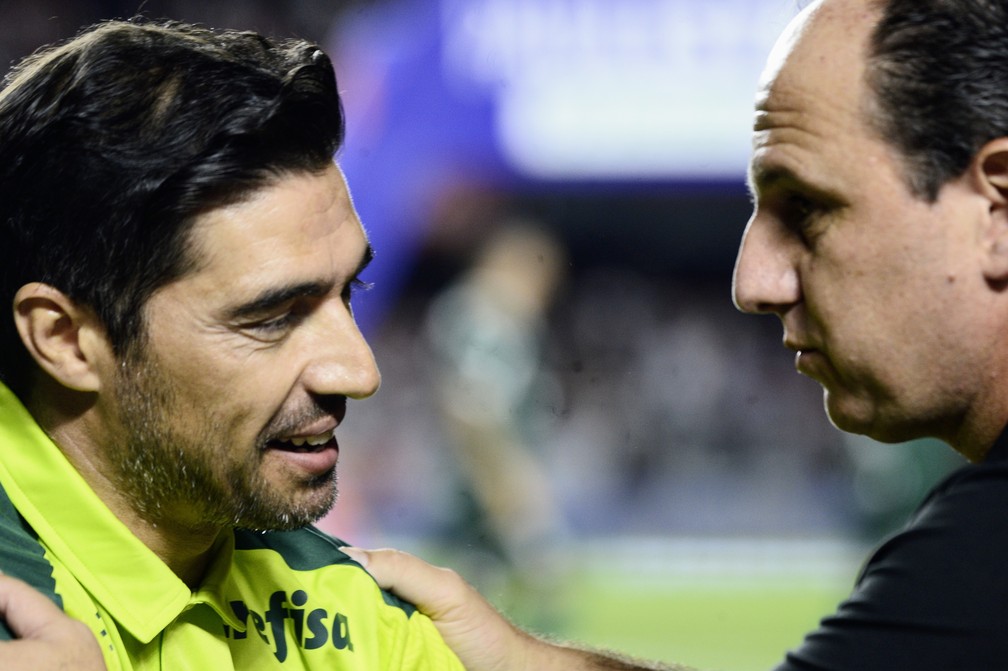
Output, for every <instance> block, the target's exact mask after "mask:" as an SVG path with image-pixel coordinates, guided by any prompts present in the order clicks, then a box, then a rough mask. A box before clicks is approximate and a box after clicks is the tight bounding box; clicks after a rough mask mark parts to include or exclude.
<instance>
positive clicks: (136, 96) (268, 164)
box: [0, 20, 344, 391]
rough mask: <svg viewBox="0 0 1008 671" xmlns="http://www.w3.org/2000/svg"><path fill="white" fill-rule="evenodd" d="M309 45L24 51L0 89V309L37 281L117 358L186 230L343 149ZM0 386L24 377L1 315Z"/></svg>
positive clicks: (124, 31) (122, 28)
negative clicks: (90, 313)
mask: <svg viewBox="0 0 1008 671" xmlns="http://www.w3.org/2000/svg"><path fill="white" fill-rule="evenodd" d="M343 123H344V121H343V112H342V108H341V104H340V99H339V94H338V91H337V87H336V78H335V74H334V72H333V67H332V64H331V62H330V61H329V58H328V57H327V56H326V55H325V54H324V53H323V52H322V51H321V50H320V49H319V48H318V47H317V46H316V45H314V44H310V43H307V42H303V41H299V40H271V39H268V38H266V37H263V36H261V35H258V34H255V33H251V32H237V31H217V30H212V29H208V28H203V27H197V26H193V25H188V24H183V23H179V22H170V21H159V22H153V21H146V20H132V21H110V22H105V23H101V24H97V25H95V26H92V27H90V28H87V29H85V30H83V31H82V32H81V33H80V34H78V35H77V36H76V37H74V38H73V39H71V40H69V41H67V42H64V43H62V44H57V45H53V46H49V47H45V48H43V49H42V50H40V51H38V52H36V53H35V54H33V55H32V56H29V57H28V58H26V59H25V60H24V61H22V62H21V63H20V64H18V65H17V66H15V68H14V69H13V70H12V71H11V72H10V73H9V74H8V75H7V77H6V78H5V79H4V87H3V89H2V90H0V298H2V299H3V300H5V301H6V304H7V305H11V304H12V301H13V297H14V294H15V293H16V292H17V290H18V289H19V288H20V287H21V286H23V285H24V284H26V283H28V282H34V281H38V282H43V283H46V284H49V285H52V286H53V287H55V288H57V289H59V290H60V291H62V292H64V293H65V294H66V295H68V296H69V297H70V298H71V299H73V300H74V301H76V302H78V303H80V304H83V305H86V306H88V307H90V308H91V309H93V310H94V311H95V313H96V314H97V316H98V317H99V319H100V320H101V322H102V324H103V326H104V328H105V329H106V331H107V334H108V337H109V340H110V342H111V344H112V347H113V350H114V351H115V353H116V354H117V355H119V356H122V355H123V354H124V353H125V352H126V351H127V350H128V348H129V346H130V345H131V344H133V343H134V342H135V341H136V340H137V338H138V336H140V335H142V333H143V332H144V328H143V307H144V305H145V303H146V301H147V299H148V298H149V297H150V296H151V294H152V293H153V292H154V291H155V290H156V289H157V288H159V287H161V286H164V285H165V284H166V283H168V282H170V281H172V280H173V279H177V278H178V277H180V276H181V275H183V274H184V273H185V272H186V271H187V270H189V269H190V268H191V267H192V265H193V262H194V258H193V257H194V254H193V253H192V250H190V249H189V248H188V247H189V246H188V239H189V231H190V229H191V223H192V221H193V219H194V218H195V217H196V216H197V215H199V214H201V213H203V212H206V211H207V210H209V209H212V208H214V207H218V206H222V205H226V204H230V203H233V202H238V201H240V200H241V199H243V198H245V197H247V196H248V195H249V194H250V193H251V192H252V191H254V190H256V189H259V188H261V187H263V186H266V185H268V184H270V183H271V182H273V181H275V180H276V179H277V178H278V177H280V176H282V175H285V174H290V173H301V172H318V171H320V170H323V169H325V168H326V167H327V166H328V165H329V164H331V162H332V161H333V156H334V154H335V152H336V151H337V150H338V149H339V147H340V145H341V144H342V141H343ZM0 338H2V340H0V352H2V354H0V379H2V380H3V381H4V382H6V383H7V384H8V385H9V386H10V387H12V388H13V389H15V391H17V390H18V389H19V388H20V389H22V390H23V386H24V385H25V384H27V382H28V373H29V371H30V370H31V369H32V368H33V365H32V363H31V359H30V357H29V355H28V353H27V351H26V350H25V349H24V347H23V345H22V344H21V342H20V338H19V337H18V334H17V332H16V329H15V327H14V324H13V319H12V318H11V316H10V315H8V316H7V317H5V318H3V320H2V321H0Z"/></svg>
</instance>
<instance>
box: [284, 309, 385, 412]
mask: <svg viewBox="0 0 1008 671" xmlns="http://www.w3.org/2000/svg"><path fill="white" fill-rule="evenodd" d="M330 312H331V314H330V318H328V319H326V320H325V324H324V326H323V327H321V328H319V329H316V335H315V342H314V343H312V344H311V346H312V348H313V355H314V356H313V358H312V361H311V362H310V363H309V364H308V366H307V367H306V368H305V370H304V373H303V383H304V384H305V387H306V388H307V389H308V391H309V392H311V393H314V394H319V395H334V394H338V395H341V396H347V397H349V398H367V397H368V396H371V395H372V394H374V393H375V392H376V391H378V387H379V386H380V385H381V373H380V372H379V371H378V365H377V363H376V362H375V358H374V353H372V351H371V346H370V345H369V344H368V342H367V340H365V338H364V335H363V334H362V333H361V331H360V329H359V328H358V327H357V322H356V321H354V318H353V314H352V313H351V312H350V309H349V308H348V307H346V306H345V305H342V304H338V305H335V306H332V309H331V311H330Z"/></svg>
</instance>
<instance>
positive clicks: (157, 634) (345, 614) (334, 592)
mask: <svg viewBox="0 0 1008 671" xmlns="http://www.w3.org/2000/svg"><path fill="white" fill-rule="evenodd" d="M0 488H2V491H0V569H2V570H3V572H4V573H7V574H9V575H13V576H16V577H19V578H21V579H23V580H26V581H27V582H29V583H30V584H32V585H34V586H35V587H36V588H37V589H39V590H40V591H42V592H44V593H46V594H47V595H49V596H50V598H52V599H53V600H54V601H55V602H56V603H57V604H59V605H60V606H61V607H62V608H63V610H64V611H65V612H66V613H68V614H69V615H71V616H73V617H75V618H77V619H79V620H82V621H83V622H85V623H86V624H88V625H89V626H90V627H91V629H92V630H93V631H94V633H95V636H96V637H97V638H98V640H99V643H100V644H101V646H102V649H103V651H104V653H105V663H106V665H107V666H108V669H109V671H120V670H127V669H135V670H138V671H139V670H143V671H147V670H153V669H165V670H166V671H189V670H192V671H197V670H198V671H226V670H227V669H242V670H243V671H244V670H258V669H285V670H291V671H294V670H301V669H305V670H321V669H325V670H326V671H336V670H344V669H345V670H348V671H349V670H354V671H363V670H364V669H369V670H370V669H375V670H379V669H389V670H392V669H396V670H398V669H404V670H408V669H416V670H421V669H432V670H438V671H453V670H456V669H458V670H461V669H462V665H461V664H460V663H459V661H458V659H457V658H456V657H455V655H454V654H453V653H452V652H451V650H450V649H449V648H448V647H447V646H446V645H445V643H444V642H443V641H442V640H441V637H440V636H439V635H438V633H437V630H436V629H435V628H434V626H433V624H432V623H431V621H430V620H429V619H427V618H426V617H425V616H423V615H422V614H420V613H419V612H417V611H416V610H415V609H414V608H413V607H412V606H410V605H409V604H407V603H405V602H403V601H400V600H398V599H396V598H395V597H393V596H392V595H390V594H388V593H386V592H383V591H382V590H381V589H379V587H378V586H377V585H376V584H375V582H374V580H373V579H372V578H371V577H370V576H369V575H368V574H367V573H366V572H365V571H364V570H363V569H361V568H360V566H359V565H357V564H356V563H354V562H353V561H352V560H350V559H349V558H348V557H347V556H346V555H344V554H343V553H341V552H340V551H339V550H338V549H337V548H338V546H339V545H340V543H339V542H338V541H336V540H334V539H332V538H330V537H328V536H326V535H325V534H323V533H321V532H320V531H318V530H316V529H314V528H310V527H309V528H305V529H300V530H297V531H288V532H267V533H253V532H246V531H241V530H236V531H228V532H226V533H224V534H222V536H221V538H220V539H219V540H218V542H217V546H216V548H215V556H214V559H213V561H212V564H211V566H210V569H209V570H208V571H207V575H206V578H205V579H204V581H203V583H202V584H201V585H200V586H199V587H198V588H197V589H196V590H195V591H191V590H190V589H189V587H187V586H186V585H185V583H183V582H182V581H181V580H179V578H178V577H177V576H176V575H175V574H174V573H173V572H172V571H171V570H170V569H169V568H168V567H167V566H166V565H165V564H164V563H163V562H162V561H161V560H160V559H158V557H157V556H156V555H155V554H154V553H153V552H151V551H150V550H149V549H148V548H147V547H146V546H145V545H144V544H143V543H141V542H140V541H139V540H138V539H137V538H136V537H135V536H134V535H133V534H132V533H131V532H130V531H129V529H127V528H126V527H125V526H124V525H123V524H122V523H121V522H120V521H119V520H118V518H116V517H115V516H114V515H113V514H112V512H111V511H109V509H108V508H107V507H106V506H105V505H104V504H103V503H102V501H101V500H100V499H99V498H98V497H97V496H96V495H95V493H94V492H93V491H92V490H91V488H90V487H89V486H88V485H87V483H86V482H85V481H84V479H83V478H82V477H81V476H80V474H79V473H78V472H77V470H76V469H74V468H73V466H72V465H71V464H70V463H69V462H68V461H67V460H66V458H65V457H64V456H63V453H62V452H61V451H60V450H59V448H58V447H56V445H55V444H53V442H52V441H51V440H50V439H49V438H48V437H47V436H46V435H45V433H44V432H43V431H42V430H41V429H40V428H39V426H38V425H37V424H36V423H35V421H34V420H33V419H32V417H31V416H30V415H29V413H28V412H27V411H26V410H25V408H24V407H23V406H22V405H21V403H20V402H19V401H18V399H17V398H16V397H15V396H14V394H12V393H11V392H10V391H9V390H8V389H7V388H6V387H3V385H0ZM0 638H10V633H9V631H8V630H7V629H6V627H5V626H3V624H2V622H0Z"/></svg>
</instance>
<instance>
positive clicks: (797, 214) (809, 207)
mask: <svg viewBox="0 0 1008 671" xmlns="http://www.w3.org/2000/svg"><path fill="white" fill-rule="evenodd" d="M787 209H788V215H789V217H790V219H791V221H792V222H794V223H795V224H798V225H804V224H807V223H808V222H809V220H810V219H811V218H812V216H813V215H814V214H815V213H816V210H817V208H816V205H815V203H813V202H812V201H811V200H810V199H808V198H806V197H805V196H800V195H794V196H791V197H789V198H788V200H787Z"/></svg>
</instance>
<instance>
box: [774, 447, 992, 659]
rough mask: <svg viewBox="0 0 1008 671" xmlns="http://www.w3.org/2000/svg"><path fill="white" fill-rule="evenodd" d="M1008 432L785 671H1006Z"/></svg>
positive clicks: (893, 545)
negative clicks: (1002, 670)
mask: <svg viewBox="0 0 1008 671" xmlns="http://www.w3.org/2000/svg"><path fill="white" fill-rule="evenodd" d="M1006 557H1008V436H1006V435H1004V434H1003V435H1002V436H1001V438H1000V439H999V440H998V443H997V444H996V445H995V446H994V447H993V448H992V449H991V451H990V453H989V454H988V456H987V458H986V459H985V460H984V461H983V462H982V463H979V464H972V465H969V466H966V467H965V468H962V469H960V470H958V471H956V472H955V473H953V474H952V475H951V476H949V477H948V478H946V479H945V480H944V481H943V482H942V483H940V484H939V485H938V486H937V487H935V489H934V490H933V491H932V492H931V493H930V494H929V495H928V497H927V498H926V499H925V500H924V502H923V503H922V504H921V506H920V508H918V510H917V512H916V513H915V514H914V515H913V517H912V518H911V520H910V522H909V523H908V525H907V526H906V528H905V529H904V530H903V531H901V532H900V533H898V534H896V535H894V536H893V537H891V538H890V539H889V540H887V541H886V542H885V543H883V544H882V545H881V546H880V547H879V548H878V550H876V552H875V553H874V555H872V557H871V558H870V559H869V560H868V562H867V564H866V565H865V567H864V569H863V570H862V572H861V575H860V576H859V577H858V580H857V583H856V585H855V587H854V591H853V593H852V594H851V596H850V598H848V599H847V600H846V601H844V602H843V603H842V604H841V605H840V607H839V608H838V609H837V612H836V613H835V614H834V615H832V616H830V617H827V618H826V619H824V620H823V621H822V623H821V625H820V627H819V628H818V629H817V630H815V631H814V632H812V633H811V634H809V635H808V636H807V637H806V639H805V641H804V642H803V643H802V645H801V646H800V647H799V648H798V649H797V650H795V651H793V652H791V653H790V654H788V655H787V658H786V660H785V662H784V663H783V664H781V665H780V666H778V667H777V671H826V670H829V671H873V670H875V669H879V670H881V669H885V670H886V671H900V670H902V669H907V670H908V671H911V670H912V671H930V670H935V671H937V670H939V669H940V670H941V671H954V670H970V671H995V670H997V669H1008V560H1006Z"/></svg>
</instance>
